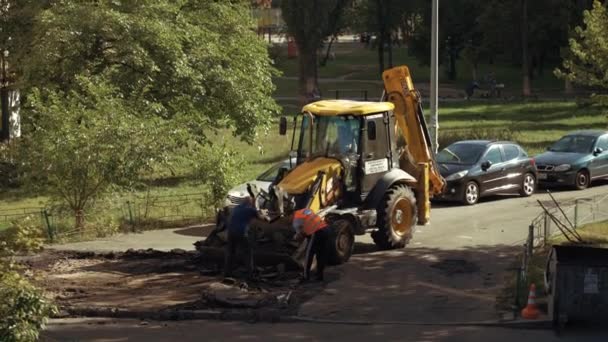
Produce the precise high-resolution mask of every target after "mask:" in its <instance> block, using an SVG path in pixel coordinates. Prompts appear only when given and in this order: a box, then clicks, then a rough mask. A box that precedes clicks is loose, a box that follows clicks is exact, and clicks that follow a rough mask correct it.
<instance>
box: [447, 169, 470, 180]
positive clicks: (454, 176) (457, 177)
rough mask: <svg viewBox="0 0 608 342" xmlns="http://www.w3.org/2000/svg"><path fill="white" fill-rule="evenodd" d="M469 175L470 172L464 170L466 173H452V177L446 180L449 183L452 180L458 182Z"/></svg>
mask: <svg viewBox="0 0 608 342" xmlns="http://www.w3.org/2000/svg"><path fill="white" fill-rule="evenodd" d="M467 173H469V170H464V171H460V172H456V173H452V174H451V175H449V176H447V177H446V178H445V180H447V181H451V180H456V179H460V178H462V177H464V176H466V175H467Z"/></svg>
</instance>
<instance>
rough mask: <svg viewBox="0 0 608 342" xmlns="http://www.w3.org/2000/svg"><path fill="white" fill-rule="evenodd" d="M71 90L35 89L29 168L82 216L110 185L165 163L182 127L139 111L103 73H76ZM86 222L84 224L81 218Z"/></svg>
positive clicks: (128, 180)
mask: <svg viewBox="0 0 608 342" xmlns="http://www.w3.org/2000/svg"><path fill="white" fill-rule="evenodd" d="M75 82H77V86H74V89H73V90H70V91H68V92H62V91H60V90H51V89H45V90H39V89H33V91H32V93H31V95H30V97H29V105H30V108H29V112H30V115H31V118H35V121H34V120H31V119H30V120H28V122H27V123H28V125H29V126H28V131H29V132H30V133H29V134H28V135H26V136H25V137H24V140H23V148H24V151H23V156H24V158H23V159H24V161H23V164H24V171H25V173H26V175H28V176H29V178H30V179H35V180H38V181H39V182H40V181H41V180H43V181H44V185H45V188H46V189H47V191H48V192H50V194H51V195H53V196H54V197H55V198H56V199H59V200H60V201H62V202H64V203H66V204H67V205H68V206H69V207H70V209H72V210H73V211H74V212H75V213H76V214H77V215H78V214H79V213H80V212H81V211H82V210H84V209H85V208H87V206H89V205H91V204H92V203H91V202H92V201H93V200H94V199H95V198H97V197H98V196H100V195H102V194H103V193H105V192H106V191H107V190H108V189H109V188H110V186H111V185H113V184H119V185H130V184H131V183H132V182H133V181H134V180H135V179H137V177H138V176H139V175H140V173H141V172H142V171H145V170H149V169H150V168H151V165H152V164H153V163H156V162H163V161H164V160H166V159H167V158H168V153H169V151H170V149H171V147H172V143H174V142H175V141H176V140H178V139H177V138H174V137H175V136H179V133H180V131H179V130H177V129H170V128H169V127H168V125H167V124H166V123H167V122H166V121H165V120H162V119H161V118H158V117H157V116H155V115H153V114H146V113H142V112H135V111H134V109H133V108H132V107H131V106H130V105H129V103H128V102H129V101H128V100H127V99H125V98H124V97H122V95H121V93H120V92H119V91H118V90H117V89H116V88H115V87H112V86H111V85H110V84H108V83H107V82H106V81H105V80H104V79H101V78H99V77H94V78H85V77H82V76H79V77H77V79H76V80H75ZM76 224H77V226H81V224H82V222H77V223H76Z"/></svg>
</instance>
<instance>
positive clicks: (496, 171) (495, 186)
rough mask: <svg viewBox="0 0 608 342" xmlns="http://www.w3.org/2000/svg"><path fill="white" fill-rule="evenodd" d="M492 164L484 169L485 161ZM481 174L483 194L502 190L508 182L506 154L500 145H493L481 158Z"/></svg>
mask: <svg viewBox="0 0 608 342" xmlns="http://www.w3.org/2000/svg"><path fill="white" fill-rule="evenodd" d="M486 162H489V163H490V166H489V167H488V168H486V169H485V170H483V168H484V167H483V165H484V163H486ZM480 165H481V167H482V171H481V175H480V176H479V181H480V182H479V183H480V184H479V185H480V192H481V193H482V194H487V193H492V192H495V191H498V190H500V189H501V188H502V187H503V186H504V185H505V183H506V179H507V177H506V169H505V163H504V156H503V152H502V148H501V146H500V145H498V144H496V145H491V146H490V147H489V148H488V149H487V151H486V153H485V154H484V156H483V157H482V158H481V164H480Z"/></svg>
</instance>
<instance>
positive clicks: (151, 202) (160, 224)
mask: <svg viewBox="0 0 608 342" xmlns="http://www.w3.org/2000/svg"><path fill="white" fill-rule="evenodd" d="M206 198H207V195H206V194H204V193H188V194H179V195H168V196H153V195H146V196H138V197H133V198H131V199H129V200H128V201H126V202H125V203H124V205H123V206H122V217H123V221H124V222H126V223H127V224H128V225H129V226H130V227H131V228H132V229H133V230H137V229H146V228H169V227H180V226H186V225H190V224H197V223H201V222H202V221H204V220H205V219H207V218H208V217H211V216H212V214H213V210H212V208H210V205H209V203H208V201H207V200H206Z"/></svg>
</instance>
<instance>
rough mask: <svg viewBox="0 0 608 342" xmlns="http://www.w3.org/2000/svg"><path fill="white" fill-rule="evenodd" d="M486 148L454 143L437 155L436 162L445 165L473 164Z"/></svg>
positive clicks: (478, 145) (477, 145)
mask: <svg viewBox="0 0 608 342" xmlns="http://www.w3.org/2000/svg"><path fill="white" fill-rule="evenodd" d="M485 149H486V146H485V145H481V144H467V143H454V144H452V145H450V146H448V147H446V148H444V149H443V150H441V152H439V153H438V154H437V162H438V163H445V164H467V165H472V164H475V163H476V162H477V161H478V160H479V157H480V156H481V154H482V153H483V152H484V151H485Z"/></svg>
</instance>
